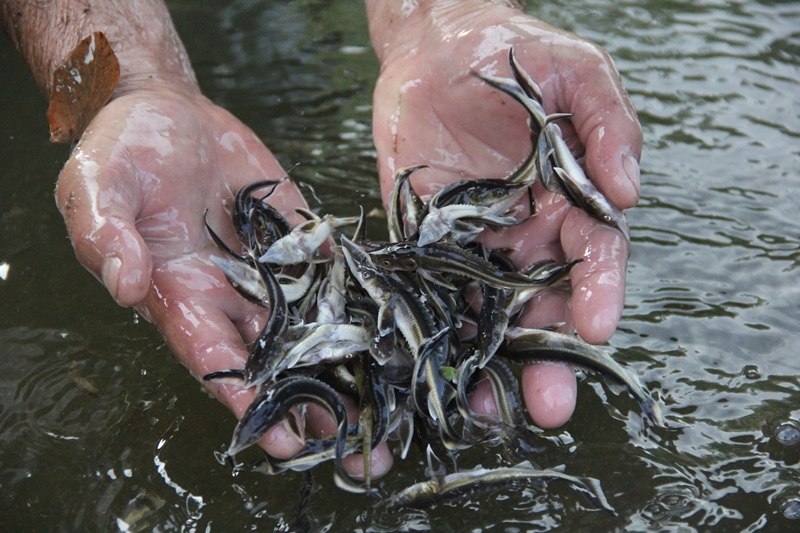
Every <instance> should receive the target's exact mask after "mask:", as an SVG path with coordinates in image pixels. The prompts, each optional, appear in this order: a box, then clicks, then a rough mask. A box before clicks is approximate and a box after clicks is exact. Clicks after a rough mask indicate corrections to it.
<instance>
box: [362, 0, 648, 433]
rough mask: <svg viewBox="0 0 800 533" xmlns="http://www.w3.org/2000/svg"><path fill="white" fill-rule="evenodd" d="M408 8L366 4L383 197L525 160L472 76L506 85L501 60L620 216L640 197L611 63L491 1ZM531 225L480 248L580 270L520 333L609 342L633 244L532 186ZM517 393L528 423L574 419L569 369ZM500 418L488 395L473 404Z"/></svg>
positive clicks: (628, 122) (539, 304) (535, 373)
mask: <svg viewBox="0 0 800 533" xmlns="http://www.w3.org/2000/svg"><path fill="white" fill-rule="evenodd" d="M418 4H419V5H418V6H417V7H414V8H410V9H408V8H407V6H406V5H405V4H403V7H402V8H401V7H400V6H399V2H377V1H375V2H370V1H368V11H369V18H370V26H371V27H370V29H371V35H372V40H373V45H374V47H375V49H376V51H377V53H378V56H379V59H380V62H381V75H380V78H379V80H378V84H377V87H376V90H375V95H374V124H373V130H374V131H373V133H374V136H375V145H376V148H377V152H378V165H379V171H380V179H381V186H382V190H383V195H384V198H387V197H388V194H389V192H390V191H391V188H392V183H393V180H394V174H395V170H396V169H398V168H402V167H406V166H411V165H418V164H425V165H428V166H429V167H430V168H429V169H426V170H420V171H418V172H417V173H416V174H415V175H414V177H413V178H412V185H413V186H414V188H415V190H416V191H417V192H418V193H419V194H421V195H424V194H429V193H431V192H434V191H436V190H438V189H439V188H441V187H442V186H443V185H445V184H448V183H451V182H454V181H456V180H460V179H464V178H500V177H503V176H504V175H506V174H507V173H508V172H509V171H511V170H512V169H514V168H515V167H516V166H517V165H518V164H519V163H520V162H521V161H522V160H523V159H524V158H525V157H526V156H527V155H528V154H529V153H530V151H531V150H532V147H531V143H530V134H529V129H528V126H527V123H526V119H527V114H526V112H525V111H524V110H523V108H522V106H520V105H519V104H517V103H516V102H514V101H513V100H512V99H511V98H509V97H508V96H507V95H504V94H502V93H500V92H499V91H497V90H495V89H493V88H491V87H490V86H488V85H487V84H485V83H483V82H482V81H480V80H479V79H477V78H475V77H473V76H471V75H470V72H471V71H475V72H478V73H483V74H486V75H493V76H499V77H511V73H510V71H509V67H508V60H507V57H508V50H509V48H512V47H513V49H514V53H515V55H516V57H517V59H518V61H519V62H520V63H521V64H522V65H523V66H524V67H525V69H526V70H527V71H528V73H529V74H530V75H531V76H532V78H533V79H534V81H536V82H537V83H538V84H539V86H540V88H541V90H542V93H543V97H544V108H545V110H546V111H547V112H548V113H554V112H569V113H572V117H571V120H570V122H571V124H570V123H568V122H567V121H560V122H559V125H560V126H561V127H562V131H563V133H564V137H565V139H566V141H567V143H568V144H569V146H570V148H571V149H572V151H573V153H575V154H577V155H585V168H586V170H587V174H588V175H589V177H590V178H591V179H592V181H593V182H594V183H595V185H596V186H597V187H598V188H599V189H600V190H601V191H602V192H603V193H604V194H605V195H606V197H607V198H608V199H609V201H611V203H613V204H614V205H615V206H616V207H618V208H620V209H625V208H629V207H632V206H634V205H635V204H636V203H637V201H638V198H639V167H638V160H639V157H640V155H641V146H642V132H641V128H640V126H639V123H638V120H637V118H636V114H635V112H634V110H633V107H632V105H631V103H630V101H629V99H628V97H627V94H626V93H625V90H624V89H623V87H622V83H621V81H620V78H619V75H618V73H617V71H616V69H615V68H614V65H613V63H612V62H611V60H610V58H609V57H608V55H607V54H606V53H605V52H604V51H602V50H601V49H600V48H598V47H597V46H595V45H593V44H591V43H589V42H587V41H585V40H583V39H581V38H579V37H577V36H576V35H573V34H571V33H568V32H565V31H563V30H559V29H557V28H554V27H551V26H549V25H547V24H544V23H543V22H541V21H539V20H537V19H535V18H533V17H530V16H527V15H525V14H523V13H521V12H519V11H517V10H515V9H512V8H509V7H505V6H502V5H498V4H496V3H490V2H487V1H485V0H458V1H452V0H427V1H424V0H423V1H421V2H419V3H418ZM534 193H535V197H536V201H537V205H538V214H537V215H536V216H535V217H534V218H532V219H531V220H529V221H526V222H525V223H522V224H519V225H517V226H514V227H512V228H509V229H507V230H505V231H503V232H498V233H496V234H491V232H486V233H487V235H485V237H484V239H483V242H484V243H485V244H486V245H488V246H490V247H493V248H509V249H512V250H513V253H512V256H511V257H512V259H513V260H514V261H515V262H516V264H517V265H518V266H520V267H524V266H526V265H530V264H531V263H533V262H536V261H539V260H542V259H548V258H551V259H562V260H563V259H568V260H573V259H577V258H583V262H582V263H580V264H578V265H577V266H576V267H575V268H574V269H573V270H572V273H571V282H572V294H571V297H569V296H567V295H565V294H563V293H559V292H558V291H547V292H545V293H543V294H542V296H541V297H540V298H539V299H538V300H537V301H535V302H532V305H531V304H529V305H531V307H530V308H529V309H530V311H529V312H528V314H527V316H526V317H525V318H524V319H523V325H526V326H544V325H548V324H553V323H557V322H567V327H572V326H574V328H575V329H576V330H577V332H578V334H579V335H580V336H581V337H582V338H583V339H584V340H586V341H588V342H590V343H594V344H598V343H602V342H605V341H606V340H608V339H609V338H610V337H611V335H612V334H613V333H614V331H615V329H616V326H617V323H618V321H619V318H620V316H621V313H622V309H623V300H624V289H625V268H626V264H627V258H628V255H629V242H628V241H627V240H626V239H625V238H624V237H623V235H622V234H621V233H620V232H619V231H618V230H616V229H614V228H612V227H610V226H607V225H605V224H602V223H600V222H598V221H597V220H595V219H593V218H590V217H589V216H588V215H586V214H585V213H583V212H582V211H581V210H580V209H576V208H573V207H571V206H569V204H567V202H566V200H565V199H564V198H563V197H560V196H556V195H554V194H552V193H550V192H547V191H545V190H544V189H543V188H542V187H541V186H540V185H538V184H537V185H536V186H535V187H534ZM522 388H523V393H524V396H525V401H526V405H527V407H528V410H529V413H530V414H531V417H532V418H533V420H534V422H536V423H537V424H539V425H540V426H542V427H558V426H560V425H562V424H563V423H565V422H566V421H567V420H568V419H569V417H570V416H571V415H572V412H573V411H574V408H575V400H576V389H577V385H576V380H575V375H574V371H573V370H572V369H571V368H568V367H566V366H563V365H558V364H549V363H545V364H537V365H530V366H527V367H525V368H524V369H523V373H522ZM472 402H473V405H474V406H475V408H476V409H479V410H482V411H489V412H492V411H494V410H495V409H496V407H495V405H494V400H493V398H492V396H491V392H490V391H489V388H488V387H483V388H481V387H479V388H478V390H477V391H476V393H475V395H474V396H473V398H472Z"/></svg>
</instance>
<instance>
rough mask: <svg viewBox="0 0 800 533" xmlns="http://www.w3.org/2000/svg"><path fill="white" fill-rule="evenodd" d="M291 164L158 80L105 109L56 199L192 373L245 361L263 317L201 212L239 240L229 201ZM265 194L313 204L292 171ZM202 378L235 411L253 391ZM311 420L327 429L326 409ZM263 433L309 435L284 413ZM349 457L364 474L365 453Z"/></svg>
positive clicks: (110, 284)
mask: <svg viewBox="0 0 800 533" xmlns="http://www.w3.org/2000/svg"><path fill="white" fill-rule="evenodd" d="M285 176H286V173H285V172H284V171H283V170H282V169H281V167H280V165H279V164H278V162H277V161H276V159H275V158H274V156H273V155H272V153H270V151H269V150H268V149H267V148H266V147H265V146H264V144H263V143H262V142H261V141H260V140H259V139H258V137H257V136H256V135H255V134H254V133H253V132H252V131H251V130H250V129H249V128H247V127H246V126H245V125H244V124H242V123H241V122H240V121H239V120H237V119H236V118H235V117H233V116H232V115H231V114H229V113H228V112H226V111H225V110H223V109H221V108H219V107H217V106H216V105H214V104H213V103H211V102H210V101H209V100H207V99H206V98H205V97H203V96H202V95H201V94H200V93H199V92H198V91H197V90H196V89H195V88H188V89H187V88H186V87H164V86H160V87H154V88H148V89H140V90H137V91H133V92H129V93H127V94H124V95H123V96H120V97H118V98H116V99H114V100H112V101H111V102H110V103H109V104H108V105H107V106H105V107H104V108H103V109H102V110H101V111H100V113H99V114H98V115H97V116H96V117H95V119H94V120H93V121H92V123H91V124H90V126H89V128H88V129H87V131H86V132H85V133H84V135H83V136H82V138H81V139H80V142H79V143H78V145H77V146H76V147H75V150H74V151H73V153H72V155H71V157H70V159H69V161H68V162H67V164H66V165H65V167H64V169H63V171H62V172H61V175H60V176H59V179H58V185H57V189H56V200H57V203H58V207H59V209H60V210H61V212H62V214H63V216H64V219H65V221H66V224H67V229H68V232H69V235H70V238H71V239H72V244H73V246H74V248H75V253H76V255H77V257H78V259H79V261H80V262H81V263H82V264H83V265H84V266H85V267H86V268H87V269H88V270H89V271H90V272H92V273H93V274H94V275H95V276H96V277H97V278H98V279H99V280H101V281H102V282H103V284H104V285H105V286H106V287H107V289H108V291H109V292H110V293H111V296H113V297H114V299H115V300H116V301H117V302H119V303H120V304H121V305H124V306H132V307H135V308H136V309H137V310H138V311H139V312H140V314H141V315H142V316H144V317H145V318H147V319H148V320H149V321H151V322H152V323H153V324H155V325H156V326H157V327H158V329H159V330H160V331H161V333H162V334H163V336H164V338H165V339H166V341H167V343H168V344H169V347H170V349H171V350H172V352H173V353H174V354H175V355H176V356H177V357H178V358H179V359H180V360H181V361H182V362H183V364H184V365H186V366H187V367H188V369H189V370H190V372H191V373H192V374H193V375H195V376H203V375H205V374H207V373H209V372H213V371H218V370H222V369H229V368H243V367H244V362H245V360H246V358H247V354H248V349H247V346H248V343H251V342H252V341H253V340H254V339H255V338H256V336H257V335H258V332H259V328H260V327H262V326H263V324H264V319H265V316H264V314H265V313H264V310H263V309H261V308H260V307H257V306H255V305H253V304H250V303H248V302H247V301H246V300H245V299H244V298H242V297H241V296H240V295H239V294H238V293H237V292H236V291H235V290H234V289H233V288H232V287H231V285H230V283H228V282H227V280H226V279H225V277H224V275H223V274H222V272H221V271H220V270H219V269H218V268H217V267H216V266H214V265H213V264H212V263H211V262H210V261H209V256H210V255H212V254H220V252H219V250H218V249H217V248H216V246H215V245H214V244H213V243H212V241H211V240H210V238H209V236H208V233H207V231H206V228H205V226H204V222H203V214H204V212H205V211H206V210H208V221H209V224H210V225H211V227H213V228H214V230H215V231H217V232H218V233H219V234H220V235H221V236H222V237H223V239H225V240H226V241H227V242H228V243H230V244H233V243H234V242H236V239H235V236H234V234H233V228H232V225H231V222H230V216H229V214H228V213H227V212H226V211H225V204H226V203H227V205H230V200H231V197H232V193H235V191H236V190H238V189H239V188H240V187H241V186H242V185H244V184H246V183H250V182H252V181H255V180H259V179H265V178H269V179H276V180H277V179H281V178H283V177H285ZM269 202H270V203H271V204H272V205H273V206H274V207H276V208H277V209H279V210H280V211H282V212H284V213H285V214H286V216H287V218H289V220H290V221H291V220H292V218H291V212H292V210H293V209H294V208H296V207H300V206H305V202H304V200H303V198H302V196H301V194H300V193H299V191H298V190H297V189H296V188H295V187H294V185H293V184H292V183H290V182H288V181H287V182H284V183H282V184H281V185H279V186H278V187H277V188H276V191H275V193H274V194H273V195H272V196H270V198H269ZM206 386H207V387H208V388H209V389H210V390H211V391H212V392H213V394H214V395H215V396H216V397H217V398H218V399H219V400H220V401H222V402H223V403H224V404H225V405H227V406H228V407H229V408H230V409H231V410H232V411H233V412H234V413H235V414H236V416H237V417H241V416H242V414H243V413H244V411H245V409H246V408H247V406H248V405H249V404H250V401H251V400H252V398H253V394H254V392H253V390H252V389H243V388H241V387H238V386H236V385H233V384H230V385H228V384H219V383H206ZM351 410H352V409H351ZM313 412H314V411H313V410H312V413H313ZM355 416H357V415H355ZM314 419H316V420H314ZM309 423H310V424H311V425H312V426H314V425H316V427H317V428H318V429H319V430H320V431H321V432H325V431H330V428H329V427H328V426H329V425H330V424H331V423H330V421H328V420H326V415H324V414H323V413H321V412H319V413H317V416H313V414H312V415H311V416H310V422H309ZM260 444H261V445H262V446H263V447H264V448H265V449H266V450H267V451H268V452H269V453H270V454H271V455H273V456H275V457H278V458H286V457H290V456H292V455H294V454H295V453H297V452H298V451H299V450H300V448H301V447H302V442H301V441H300V440H299V439H298V438H297V437H295V436H294V435H293V434H292V433H291V432H290V431H288V430H287V429H285V427H284V426H283V425H279V426H276V427H274V428H273V429H272V430H270V431H269V432H268V433H267V435H265V436H264V437H263V438H262V440H261V441H260ZM348 459H349V461H348V465H350V468H349V470H350V472H351V473H352V474H358V471H359V469H360V468H362V467H361V466H360V465H363V461H361V460H360V459H358V458H355V457H354V458H353V459H350V458H348ZM373 463H374V468H373V475H375V476H376V477H377V476H378V475H380V474H381V473H383V472H385V471H386V470H387V469H388V467H389V465H390V464H391V456H390V454H389V453H388V449H386V447H385V445H384V446H383V447H382V448H378V449H377V450H376V452H375V453H374V455H373Z"/></svg>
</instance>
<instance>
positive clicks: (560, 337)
mask: <svg viewBox="0 0 800 533" xmlns="http://www.w3.org/2000/svg"><path fill="white" fill-rule="evenodd" d="M497 353H498V354H499V355H502V356H504V357H507V358H508V359H510V360H512V361H517V362H520V363H524V364H528V363H531V362H534V361H543V360H548V359H549V360H554V361H564V362H568V363H572V364H575V365H577V366H580V367H584V368H588V369H589V370H594V371H597V372H600V373H601V374H602V375H603V376H606V377H609V378H611V379H614V380H616V381H617V382H619V383H622V384H623V385H625V386H626V387H627V389H628V391H629V392H630V393H631V395H632V396H633V397H634V398H635V399H636V401H638V402H639V405H640V406H641V408H642V411H644V413H645V414H646V415H647V417H648V418H649V419H650V420H651V421H652V422H653V423H654V424H655V425H656V426H658V427H662V428H665V427H667V425H666V423H665V422H664V418H663V416H662V414H661V408H660V407H659V405H658V404H657V403H656V401H655V400H653V399H652V398H651V397H650V396H649V395H648V394H647V393H646V392H645V391H644V389H643V388H642V385H641V384H640V383H639V379H638V378H637V377H636V376H634V375H633V374H630V373H629V372H627V371H626V370H625V369H624V368H622V366H620V364H619V363H617V362H616V361H615V360H614V359H613V358H612V357H611V356H610V355H609V354H608V352H606V351H605V350H602V349H600V348H598V347H597V346H592V345H591V344H588V343H586V342H583V341H582V340H580V339H579V338H578V337H575V336H572V335H565V334H563V333H557V332H555V331H548V330H544V329H528V328H510V329H509V330H507V331H506V342H504V343H503V344H502V346H501V347H500V349H499V350H498V352H497Z"/></svg>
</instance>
